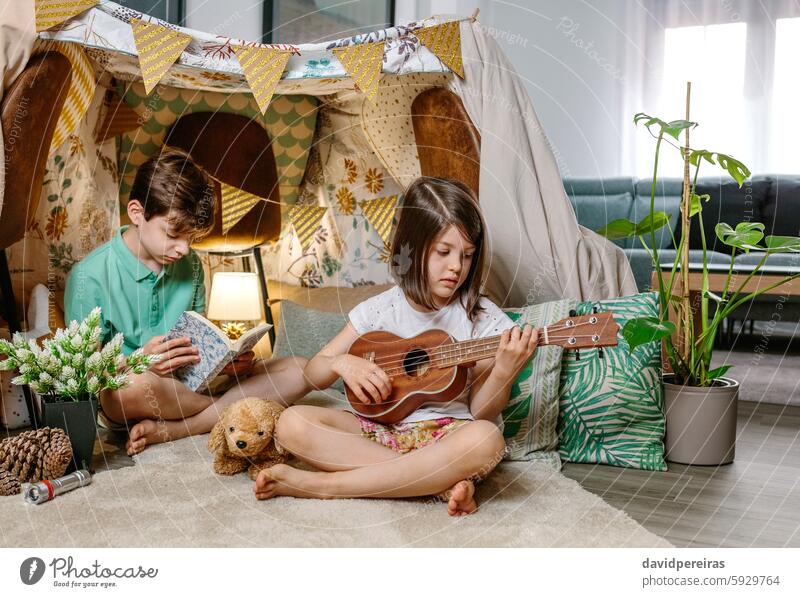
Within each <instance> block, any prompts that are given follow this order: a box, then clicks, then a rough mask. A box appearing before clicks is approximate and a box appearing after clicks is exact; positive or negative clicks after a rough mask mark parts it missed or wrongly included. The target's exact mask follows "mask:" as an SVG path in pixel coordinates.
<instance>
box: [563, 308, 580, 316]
mask: <svg viewBox="0 0 800 597" xmlns="http://www.w3.org/2000/svg"><path fill="white" fill-rule="evenodd" d="M562 313H563V311H562ZM577 314H578V312H577V311H576V310H575V309H570V310H569V316H570V317H575V316H576V315H577Z"/></svg>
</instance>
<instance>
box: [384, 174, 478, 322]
mask: <svg viewBox="0 0 800 597" xmlns="http://www.w3.org/2000/svg"><path fill="white" fill-rule="evenodd" d="M451 225H452V226H455V227H456V228H458V229H459V231H460V232H461V234H463V235H464V237H465V238H467V239H469V241H470V242H471V243H472V244H473V245H475V254H474V257H473V259H472V263H471V264H470V268H469V272H468V274H467V277H466V278H465V279H464V283H463V284H462V285H461V287H460V288H459V294H460V297H459V298H460V300H461V304H462V305H464V308H465V309H466V311H467V315H468V316H469V318H470V320H474V318H475V316H476V315H477V314H478V312H479V311H480V310H481V307H480V306H479V301H480V298H481V285H482V283H483V260H484V237H485V233H484V231H485V229H486V226H485V225H484V223H483V216H482V215H481V210H480V207H479V206H478V200H477V199H476V198H475V196H474V195H473V193H472V191H471V190H470V188H469V187H468V186H467V185H465V184H464V183H461V182H459V181H457V180H451V179H448V178H434V177H430V176H421V177H420V178H418V179H416V180H415V181H414V182H412V183H411V185H410V186H409V187H408V189H407V190H406V192H405V194H404V196H403V204H402V207H401V210H400V220H399V222H398V223H397V229H396V230H395V234H394V240H393V241H392V249H391V253H392V261H391V266H390V267H391V270H392V276H393V277H394V279H395V281H396V282H397V285H398V286H400V289H401V290H402V291H403V292H404V293H405V295H406V296H407V297H408V298H409V299H411V300H412V301H413V302H415V303H417V304H418V305H422V306H424V307H426V308H428V309H433V310H435V309H436V308H437V307H436V303H435V302H434V300H433V297H432V296H431V292H430V288H429V286H428V267H427V263H428V254H429V253H430V251H431V248H432V245H433V241H434V239H435V238H436V237H437V236H438V235H439V234H440V233H441V232H442V231H444V230H445V229H447V228H448V227H449V226H451Z"/></svg>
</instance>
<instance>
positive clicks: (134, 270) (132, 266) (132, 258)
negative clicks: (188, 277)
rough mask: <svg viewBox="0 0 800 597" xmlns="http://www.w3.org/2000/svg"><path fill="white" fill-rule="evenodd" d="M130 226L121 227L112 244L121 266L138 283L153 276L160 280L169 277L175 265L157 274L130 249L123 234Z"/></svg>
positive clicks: (168, 266) (171, 264) (169, 265)
mask: <svg viewBox="0 0 800 597" xmlns="http://www.w3.org/2000/svg"><path fill="white" fill-rule="evenodd" d="M128 228H129V226H120V228H119V230H117V234H116V236H114V240H113V242H112V246H113V247H114V252H115V253H116V254H117V257H119V260H120V265H121V266H122V268H123V269H125V271H127V272H128V273H129V274H130V276H131V277H132V278H133V279H134V280H136V281H137V282H141V281H142V280H144V279H145V278H147V277H148V276H150V275H151V274H152V275H153V276H154V277H155V278H156V279H157V280H158V279H159V278H161V277H162V276H167V275H169V274H170V273H171V272H172V269H173V266H174V265H175V264H174V263H170V264H168V265H166V266H165V267H163V268H162V269H161V273H159V274H156V272H154V271H153V270H151V269H150V268H149V267H147V266H146V265H145V264H144V263H142V262H141V261H139V259H138V258H137V257H136V255H134V254H133V252H132V251H131V250H130V249H129V248H128V245H126V244H125V241H124V240H123V239H122V233H123V232H125V231H126V230H127V229H128Z"/></svg>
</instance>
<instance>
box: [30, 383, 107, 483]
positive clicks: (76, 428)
mask: <svg viewBox="0 0 800 597" xmlns="http://www.w3.org/2000/svg"><path fill="white" fill-rule="evenodd" d="M37 399H38V400H37V401H38V404H39V411H40V415H39V421H40V424H41V425H42V426H43V427H58V428H60V429H63V430H64V432H65V433H66V434H67V437H68V438H69V441H70V443H71V444H72V464H71V465H70V466H69V468H68V469H67V472H68V473H69V472H73V471H76V470H80V469H87V470H89V471H91V472H94V468H93V466H92V455H93V453H94V442H95V440H96V439H97V397H96V396H91V395H88V394H87V395H86V396H81V400H80V401H79V402H74V401H72V400H71V399H70V398H64V399H62V400H58V401H51V398H50V397H48V401H47V402H45V401H44V400H43V399H42V397H41V396H37Z"/></svg>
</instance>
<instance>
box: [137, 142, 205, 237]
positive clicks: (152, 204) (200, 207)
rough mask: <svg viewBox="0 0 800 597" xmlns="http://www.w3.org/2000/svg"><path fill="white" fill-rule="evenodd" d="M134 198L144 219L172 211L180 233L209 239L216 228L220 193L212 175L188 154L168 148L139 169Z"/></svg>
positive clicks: (177, 230)
mask: <svg viewBox="0 0 800 597" xmlns="http://www.w3.org/2000/svg"><path fill="white" fill-rule="evenodd" d="M130 199H131V200H133V199H136V200H137V201H139V203H141V204H142V207H144V218H145V220H149V219H150V218H152V217H154V216H164V215H167V214H168V213H170V212H172V213H173V214H174V218H171V221H170V223H171V224H172V225H173V226H174V228H175V231H176V232H177V233H179V234H186V233H190V232H193V233H195V239H199V238H202V237H204V236H206V235H207V234H208V233H209V232H211V229H212V228H213V227H214V210H215V208H216V203H217V202H216V193H215V188H214V185H213V183H212V182H211V179H210V178H209V177H208V175H207V174H206V173H205V172H204V171H203V170H202V169H201V168H200V167H199V166H198V165H197V164H195V163H194V162H193V161H192V158H191V157H190V156H189V154H188V153H186V152H185V151H182V150H180V149H176V148H173V147H165V148H164V149H163V150H162V151H161V152H160V153H159V154H157V155H155V156H153V157H151V158H150V159H149V160H147V161H146V162H145V163H144V164H142V165H141V166H140V167H139V170H138V171H137V172H136V178H135V179H134V181H133V187H132V188H131V193H130Z"/></svg>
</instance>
